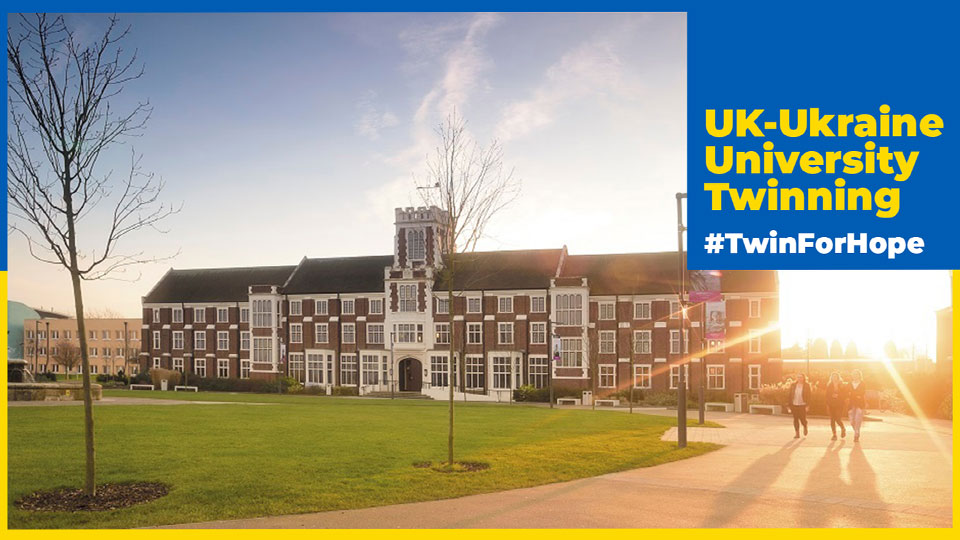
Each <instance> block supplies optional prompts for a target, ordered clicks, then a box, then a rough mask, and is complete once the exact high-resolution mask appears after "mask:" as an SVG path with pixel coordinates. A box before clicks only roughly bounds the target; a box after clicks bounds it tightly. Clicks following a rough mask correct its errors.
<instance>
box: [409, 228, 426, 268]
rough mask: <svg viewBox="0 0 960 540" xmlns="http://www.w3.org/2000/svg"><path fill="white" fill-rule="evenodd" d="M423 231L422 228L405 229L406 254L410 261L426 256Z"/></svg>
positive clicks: (420, 259) (422, 258)
mask: <svg viewBox="0 0 960 540" xmlns="http://www.w3.org/2000/svg"><path fill="white" fill-rule="evenodd" d="M424 238H425V233H424V230H423V229H410V230H408V231H407V254H408V255H409V259H410V260H411V261H422V260H424V259H426V258H427V247H426V241H425V240H424Z"/></svg>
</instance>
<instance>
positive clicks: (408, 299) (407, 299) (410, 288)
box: [397, 283, 417, 312]
mask: <svg viewBox="0 0 960 540" xmlns="http://www.w3.org/2000/svg"><path fill="white" fill-rule="evenodd" d="M397 289H398V299H399V302H400V311H405V312H412V311H417V284H416V283H407V284H402V285H399V286H398V287H397Z"/></svg>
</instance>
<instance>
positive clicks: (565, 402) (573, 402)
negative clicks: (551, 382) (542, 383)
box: [557, 397, 580, 405]
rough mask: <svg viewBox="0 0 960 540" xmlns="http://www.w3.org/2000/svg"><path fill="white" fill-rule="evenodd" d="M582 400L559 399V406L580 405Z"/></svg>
mask: <svg viewBox="0 0 960 540" xmlns="http://www.w3.org/2000/svg"><path fill="white" fill-rule="evenodd" d="M579 404H580V398H572V397H562V398H557V405H579Z"/></svg>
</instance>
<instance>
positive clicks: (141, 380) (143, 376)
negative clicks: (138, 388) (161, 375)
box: [130, 370, 151, 384]
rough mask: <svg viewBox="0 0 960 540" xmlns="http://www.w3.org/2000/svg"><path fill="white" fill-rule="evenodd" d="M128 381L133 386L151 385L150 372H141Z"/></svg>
mask: <svg viewBox="0 0 960 540" xmlns="http://www.w3.org/2000/svg"><path fill="white" fill-rule="evenodd" d="M130 380H131V382H133V384H151V378H150V370H146V371H141V372H140V373H137V374H136V375H134V376H133V378H132V379H130Z"/></svg>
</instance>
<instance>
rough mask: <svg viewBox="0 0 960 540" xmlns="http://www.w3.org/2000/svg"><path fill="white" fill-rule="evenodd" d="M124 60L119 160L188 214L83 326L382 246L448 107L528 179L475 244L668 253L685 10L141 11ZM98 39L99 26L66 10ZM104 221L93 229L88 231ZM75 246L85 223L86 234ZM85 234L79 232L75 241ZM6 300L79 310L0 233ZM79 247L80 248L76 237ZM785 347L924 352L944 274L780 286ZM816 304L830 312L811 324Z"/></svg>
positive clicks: (95, 299) (151, 243) (65, 286)
mask: <svg viewBox="0 0 960 540" xmlns="http://www.w3.org/2000/svg"><path fill="white" fill-rule="evenodd" d="M120 18H121V22H122V23H125V24H129V25H131V33H130V34H129V36H128V38H127V42H126V44H125V48H126V49H127V50H128V51H132V50H134V49H135V50H136V51H137V54H138V57H139V60H140V61H141V62H142V63H143V65H144V68H145V73H144V75H143V77H141V78H140V79H138V80H136V81H134V82H132V83H130V84H129V86H128V87H127V88H126V89H125V90H124V92H123V94H121V95H120V96H118V97H117V99H116V102H115V104H116V106H118V107H120V108H124V107H131V106H132V105H133V104H134V103H136V100H149V103H150V105H151V107H152V116H151V118H150V121H149V124H148V126H147V128H146V130H145V131H144V133H143V134H142V135H141V136H140V137H137V138H136V139H132V140H130V141H128V142H127V144H125V145H124V146H123V147H122V148H118V149H116V151H115V152H113V153H112V154H110V155H109V156H107V160H106V161H105V165H106V166H107V167H109V168H111V169H113V170H114V171H119V172H122V171H124V170H126V168H128V166H129V160H130V152H131V149H132V150H134V151H136V152H137V153H139V154H142V162H141V165H142V167H143V169H144V170H145V171H149V172H152V173H154V174H156V175H157V178H160V179H162V180H163V181H164V183H165V191H164V195H163V198H164V200H166V201H168V202H171V203H174V204H182V210H181V211H180V212H179V213H178V214H177V215H175V216H173V217H172V218H170V219H169V220H168V221H167V222H166V223H165V224H164V225H163V229H164V232H157V231H152V230H148V231H144V232H142V233H139V234H137V235H136V236H135V237H130V238H129V241H128V242H127V244H126V245H122V246H121V249H122V250H124V251H125V252H135V251H141V250H146V251H147V252H148V253H150V254H152V255H154V256H156V257H168V256H172V257H171V258H169V259H167V260H164V261H161V262H158V263H155V264H149V265H145V266H142V267H138V268H137V269H136V270H133V271H130V272H127V273H126V274H124V275H121V276H118V278H119V279H114V280H109V281H97V282H87V283H85V284H84V286H85V289H84V293H85V305H86V306H87V308H88V311H92V312H94V313H110V314H116V315H131V316H136V315H137V314H139V307H140V298H141V296H143V295H145V294H146V293H147V292H148V291H149V289H150V287H151V286H152V285H153V284H154V283H156V282H157V281H158V280H159V279H160V277H161V276H162V275H163V273H164V272H166V271H167V269H168V268H170V267H174V268H205V267H220V266H254V265H273V264H296V263H297V262H298V261H299V260H300V259H301V258H302V257H303V256H310V257H327V256H329V257H332V256H351V255H371V254H389V253H391V242H392V239H393V209H394V208H395V207H398V206H411V205H415V204H417V202H418V199H417V195H416V193H415V190H414V181H415V179H416V178H417V177H418V175H422V174H423V171H424V164H425V158H426V155H427V153H428V152H430V151H431V150H432V148H433V147H434V145H435V143H436V136H435V134H434V132H433V129H434V128H435V126H436V125H437V124H438V123H439V122H440V121H441V120H442V118H443V117H444V116H445V115H446V114H447V113H448V112H449V111H451V110H454V109H455V110H456V111H457V112H458V113H459V114H460V115H461V116H463V117H464V118H465V119H466V120H467V121H468V128H469V130H470V133H471V135H473V136H474V137H475V138H476V139H477V140H478V141H480V142H482V143H486V142H489V141H490V140H492V139H494V138H495V139H497V140H499V141H500V142H501V143H502V145H503V149H504V161H505V164H506V165H507V166H509V167H511V168H513V170H514V171H515V175H516V177H517V178H519V179H520V180H521V182H522V188H521V189H522V191H521V194H520V196H519V198H518V199H517V200H516V201H515V202H514V203H513V204H512V205H511V206H510V207H508V208H507V209H506V210H505V211H503V212H502V213H501V214H499V215H498V216H497V217H496V219H495V220H494V221H493V222H492V223H491V225H490V227H489V228H488V230H487V235H486V237H485V238H483V239H482V241H481V242H480V244H479V246H478V247H479V248H480V249H484V250H487V249H490V250H493V249H523V248H554V247H560V246H563V245H567V246H568V249H569V251H570V252H571V253H574V254H587V253H623V252H636V251H663V250H672V249H676V215H675V212H676V210H675V204H674V194H675V193H676V192H678V191H684V190H685V189H686V128H685V126H686V48H685V47H686V45H685V44H686V22H685V15H684V14H507V15H498V14H187V15H178V14H134V15H121V16H120ZM67 21H68V24H69V25H71V26H72V27H73V28H75V29H76V31H77V32H78V35H80V36H91V37H92V36H96V35H97V34H98V32H99V31H100V29H101V28H102V27H103V24H104V22H105V17H104V16H102V15H72V16H69V17H68V18H67ZM98 224H99V223H98V218H97V217H96V216H93V217H91V219H90V220H89V221H88V223H87V227H88V229H87V230H90V231H92V232H95V228H96V227H97V225H98ZM82 232H83V231H82ZM88 238H90V236H88ZM9 239H10V247H9V261H10V274H9V296H10V298H11V299H13V300H19V301H22V302H25V303H27V304H29V305H32V306H36V307H43V308H45V309H53V310H57V311H61V312H65V313H72V312H73V309H72V305H73V302H72V293H71V289H70V282H69V278H68V276H67V274H66V273H65V271H63V270H60V269H58V268H57V267H54V266H50V265H44V264H42V263H39V262H36V261H34V260H33V259H31V258H30V256H29V254H28V253H27V249H26V243H25V242H24V241H23V240H22V239H21V238H19V237H17V236H10V237H9ZM83 245H84V246H85V247H87V248H88V249H91V248H92V246H93V245H94V244H93V243H84V244H83ZM781 298H782V309H781V323H782V325H783V329H782V333H783V341H784V344H785V345H790V344H792V343H793V342H794V341H796V340H802V339H805V336H806V333H807V331H808V330H809V331H810V332H812V333H813V334H814V335H816V336H818V337H819V336H822V337H825V338H828V339H833V338H836V339H840V340H841V341H843V342H844V343H846V341H849V340H850V339H853V340H857V341H858V342H862V343H858V344H859V345H861V350H863V349H864V348H867V349H869V348H870V347H869V346H870V344H871V343H872V342H874V341H876V340H877V339H878V338H879V337H880V336H891V337H893V338H894V339H897V340H898V341H900V342H902V343H904V344H906V343H920V344H921V345H922V346H927V345H929V348H930V349H931V354H932V350H933V328H934V326H933V324H934V319H933V310H935V309H938V308H940V307H944V306H946V305H948V304H949V279H948V277H947V273H946V272H937V273H930V272H928V273H919V272H886V273H872V272H871V273H863V272H857V273H849V272H834V273H798V272H782V273H781ZM824 306H831V309H829V310H824V309H823V307H824Z"/></svg>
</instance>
